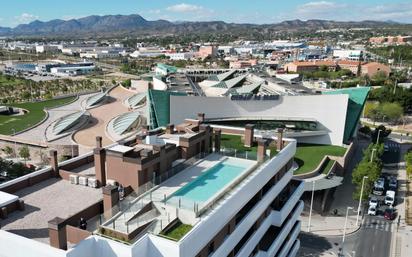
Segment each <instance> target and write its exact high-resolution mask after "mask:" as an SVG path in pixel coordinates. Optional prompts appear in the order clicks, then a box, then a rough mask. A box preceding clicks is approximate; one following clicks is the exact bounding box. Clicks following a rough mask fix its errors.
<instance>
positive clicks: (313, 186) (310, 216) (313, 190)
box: [308, 180, 315, 232]
mask: <svg viewBox="0 0 412 257" xmlns="http://www.w3.org/2000/svg"><path fill="white" fill-rule="evenodd" d="M314 194H315V180H314V181H312V197H311V200H310V210H309V221H308V232H310V222H311V220H312V208H313V196H314Z"/></svg>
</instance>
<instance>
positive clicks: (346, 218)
mask: <svg viewBox="0 0 412 257" xmlns="http://www.w3.org/2000/svg"><path fill="white" fill-rule="evenodd" d="M349 210H353V207H349V206H348V207H346V217H345V225H344V227H343V237H342V250H343V244H344V243H345V236H346V225H347V223H348V214H349Z"/></svg>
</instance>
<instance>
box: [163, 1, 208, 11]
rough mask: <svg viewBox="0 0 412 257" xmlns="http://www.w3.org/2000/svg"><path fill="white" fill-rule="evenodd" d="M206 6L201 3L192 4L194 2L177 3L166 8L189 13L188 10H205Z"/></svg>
mask: <svg viewBox="0 0 412 257" xmlns="http://www.w3.org/2000/svg"><path fill="white" fill-rule="evenodd" d="M204 9H205V8H204V7H203V6H200V5H192V4H185V3H181V4H176V5H172V6H169V7H167V8H166V10H167V11H170V12H178V13H188V12H199V11H203V10H204Z"/></svg>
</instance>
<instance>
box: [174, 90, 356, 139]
mask: <svg viewBox="0 0 412 257" xmlns="http://www.w3.org/2000/svg"><path fill="white" fill-rule="evenodd" d="M348 100H349V99H348V95H344V94H342V95H311V96H282V97H280V99H279V100H277V101H252V100H251V101H231V100H230V99H228V98H224V97H194V96H171V97H170V122H171V123H174V124H180V123H182V122H183V121H184V119H186V118H195V117H194V116H195V114H196V113H205V117H206V119H209V118H212V119H215V118H233V117H236V118H238V117H245V118H260V117H262V118H276V119H296V120H304V119H309V120H317V121H318V122H319V123H320V125H321V126H323V128H324V129H325V130H327V131H329V134H328V135H326V136H320V137H319V138H316V139H315V140H314V142H313V143H318V144H334V145H341V144H342V143H343V134H344V129H345V122H346V111H347V106H348Z"/></svg>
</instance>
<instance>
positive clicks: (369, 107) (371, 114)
mask: <svg viewBox="0 0 412 257" xmlns="http://www.w3.org/2000/svg"><path fill="white" fill-rule="evenodd" d="M378 108H379V103H377V102H369V101H368V102H366V104H365V108H364V110H363V115H364V116H365V117H366V118H369V119H374V118H375V115H376V110H378Z"/></svg>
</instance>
